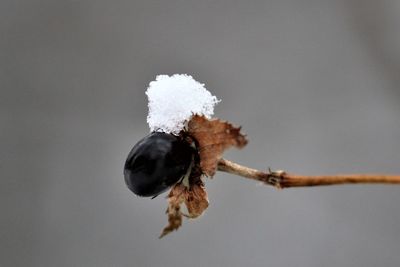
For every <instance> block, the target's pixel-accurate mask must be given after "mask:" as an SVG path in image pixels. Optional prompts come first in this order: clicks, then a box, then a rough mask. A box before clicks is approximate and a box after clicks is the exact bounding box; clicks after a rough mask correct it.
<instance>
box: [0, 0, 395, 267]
mask: <svg viewBox="0 0 400 267" xmlns="http://www.w3.org/2000/svg"><path fill="white" fill-rule="evenodd" d="M399 29H400V1H398V0H383V1H361V0H352V1H349V0H338V1H334V0H322V1H321V0H318V1H317V0H314V1H311V0H310V1H307V0H274V1H262V0H259V1H252V0H250V1H228V0H224V1H199V0H197V1H196V0H190V1H189V0H180V1H178V0H174V1H165V0H160V1H154V0H146V1H135V0H129V1H128V0H116V1H94V0H88V1H78V0H76V1H56V0H48V1H46V0H40V1H37V0H2V1H1V3H0V38H1V39H0V125H1V131H0V146H1V149H0V172H1V173H0V175H1V180H0V210H1V217H0V229H1V230H0V266H139V267H140V266H151V267H153V266H167V267H168V266H171V267H172V266H174V267H180V266H305V267H312V266H316V267H317V266H399V265H400V253H399V252H400V206H399V203H400V187H397V186H380V185H376V186H370V185H367V186H365V185H364V186H363V185H352V186H351V185H349V186H336V187H323V188H308V189H307V188H304V189H287V190H283V191H278V190H275V189H273V188H269V187H266V186H262V185H259V184H257V183H255V182H253V181H249V180H246V179H243V178H240V177H236V176H232V175H227V174H223V173H218V174H217V175H216V177H215V178H214V179H213V180H209V181H207V184H206V186H207V189H208V193H209V198H210V202H211V203H210V207H209V209H208V210H207V212H206V214H205V215H204V216H202V217H201V218H200V219H199V220H196V221H193V222H188V221H185V222H184V225H183V227H182V228H181V229H180V230H179V231H178V232H175V233H173V234H171V235H169V236H167V237H166V238H164V239H162V240H159V239H158V238H157V237H158V235H159V233H160V231H161V229H162V228H163V226H164V225H165V223H166V216H165V214H164V211H165V208H166V201H165V195H163V196H160V197H158V198H156V199H154V200H150V199H144V198H139V197H136V196H135V195H133V194H132V193H131V192H130V191H129V190H128V189H127V188H126V187H125V184H124V180H123V175H122V168H123V164H124V161H125V158H126V156H127V154H128V152H129V151H130V149H131V147H132V146H133V145H134V144H135V143H136V142H137V141H138V140H139V139H140V138H142V137H143V136H145V135H146V134H147V133H148V127H147V124H146V115H147V98H146V96H145V94H144V91H145V89H146V88H147V85H148V83H149V82H150V81H151V80H153V79H154V78H155V76H156V75H157V74H173V73H188V74H191V75H193V77H194V78H195V79H197V80H198V81H201V82H203V83H205V84H206V86H207V88H208V89H209V90H210V91H211V92H212V93H213V94H215V95H216V96H218V97H219V98H220V99H222V102H221V103H220V104H219V105H218V106H217V108H216V116H218V117H220V118H223V119H227V120H230V121H232V122H234V123H236V124H240V125H242V126H243V129H244V131H245V132H246V133H247V134H248V137H249V139H250V143H249V145H248V146H247V147H246V148H245V149H243V150H242V151H237V150H230V151H229V152H228V153H226V155H225V156H226V157H227V158H229V159H231V160H234V161H237V162H240V163H243V164H246V165H249V166H252V167H256V168H260V169H266V168H267V167H268V166H270V167H272V168H273V169H285V170H287V171H290V172H296V173H300V174H325V173H326V174H330V173H332V174H333V173H357V172H386V173H400V164H399V163H400V105H399V104H400V91H399V86H400V33H399Z"/></svg>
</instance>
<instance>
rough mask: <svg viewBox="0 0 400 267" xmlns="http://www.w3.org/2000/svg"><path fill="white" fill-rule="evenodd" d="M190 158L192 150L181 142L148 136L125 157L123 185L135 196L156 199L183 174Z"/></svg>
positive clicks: (164, 136)
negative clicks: (155, 197)
mask: <svg viewBox="0 0 400 267" xmlns="http://www.w3.org/2000/svg"><path fill="white" fill-rule="evenodd" d="M193 154H194V149H193V148H192V147H191V146H190V144H189V143H188V142H187V141H185V140H184V139H182V138H180V137H177V136H174V135H172V134H167V133H161V132H154V133H151V134H150V135H148V136H146V137H145V138H143V139H142V140H140V141H139V142H138V143H137V144H136V145H135V146H134V147H133V148H132V150H131V152H130V153H129V155H128V158H127V159H126V162H125V167H124V176H125V183H126V185H127V186H128V188H129V189H130V190H131V191H132V192H133V193H135V194H136V195H139V196H144V197H154V196H157V195H159V194H161V193H163V192H164V191H166V190H167V189H168V188H169V187H171V186H172V185H174V184H175V183H176V182H178V181H179V180H180V179H181V178H182V177H183V176H184V175H185V174H186V172H187V171H188V168H189V166H190V163H191V161H192V156H193Z"/></svg>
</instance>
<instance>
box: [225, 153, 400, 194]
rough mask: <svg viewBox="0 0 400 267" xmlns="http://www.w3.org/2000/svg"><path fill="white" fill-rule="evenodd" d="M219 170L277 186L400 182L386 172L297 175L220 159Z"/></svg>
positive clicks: (399, 178) (398, 178)
mask: <svg viewBox="0 0 400 267" xmlns="http://www.w3.org/2000/svg"><path fill="white" fill-rule="evenodd" d="M218 170H219V171H223V172H228V173H232V174H235V175H239V176H243V177H246V178H249V179H253V180H256V181H260V182H263V183H265V184H268V185H272V186H275V187H277V188H288V187H301V186H321V185H338V184H367V183H369V184H400V175H386V174H338V175H318V176H308V175H296V174H289V173H286V172H284V171H271V170H269V171H268V172H263V171H259V170H255V169H251V168H249V167H245V166H242V165H239V164H237V163H234V162H231V161H229V160H226V159H220V160H219V162H218Z"/></svg>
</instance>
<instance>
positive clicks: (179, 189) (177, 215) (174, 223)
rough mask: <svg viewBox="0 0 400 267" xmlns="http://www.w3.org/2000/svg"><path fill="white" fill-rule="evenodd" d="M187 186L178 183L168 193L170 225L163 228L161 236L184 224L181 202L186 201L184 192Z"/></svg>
mask: <svg viewBox="0 0 400 267" xmlns="http://www.w3.org/2000/svg"><path fill="white" fill-rule="evenodd" d="M185 190H186V187H185V186H184V185H182V184H176V185H175V186H174V187H173V188H172V189H171V191H170V192H169V195H168V208H167V212H166V213H167V215H168V225H167V226H166V227H165V228H164V229H163V231H162V233H161V235H160V237H159V238H162V237H163V236H165V235H167V234H169V233H171V232H172V231H174V230H177V229H178V228H179V227H180V226H181V225H182V212H181V204H182V203H183V202H184V201H185V199H184V192H185Z"/></svg>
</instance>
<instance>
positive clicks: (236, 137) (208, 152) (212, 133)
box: [188, 115, 247, 177]
mask: <svg viewBox="0 0 400 267" xmlns="http://www.w3.org/2000/svg"><path fill="white" fill-rule="evenodd" d="M240 129H241V127H235V126H233V125H232V124H230V123H228V122H225V121H221V120H218V119H211V120H209V119H207V118H205V117H203V116H198V115H195V116H193V118H192V119H191V120H190V121H189V123H188V132H189V134H190V135H191V136H192V137H193V138H195V139H196V140H197V143H198V151H199V154H200V167H201V169H202V171H203V173H204V174H205V175H207V176H209V177H212V176H213V175H214V174H215V172H216V170H217V165H218V160H219V159H221V157H222V154H223V152H224V151H225V150H226V149H228V148H229V147H231V146H235V147H237V148H242V147H244V146H245V145H246V144H247V139H246V137H245V135H244V134H242V133H241V132H240Z"/></svg>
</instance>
